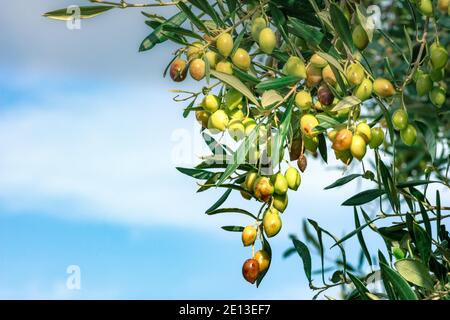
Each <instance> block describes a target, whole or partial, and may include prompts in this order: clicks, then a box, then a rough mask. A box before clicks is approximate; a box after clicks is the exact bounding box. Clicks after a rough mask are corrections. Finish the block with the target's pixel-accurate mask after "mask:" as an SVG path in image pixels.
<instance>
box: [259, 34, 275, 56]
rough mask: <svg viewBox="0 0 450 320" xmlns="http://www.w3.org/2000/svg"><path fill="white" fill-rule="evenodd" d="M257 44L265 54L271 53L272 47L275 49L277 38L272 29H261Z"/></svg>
mask: <svg viewBox="0 0 450 320" xmlns="http://www.w3.org/2000/svg"><path fill="white" fill-rule="evenodd" d="M258 44H259V48H260V49H261V50H262V51H263V52H265V53H267V54H271V53H272V52H273V49H275V47H276V45H277V38H276V36H275V33H274V32H273V31H272V29H270V28H264V29H262V30H261V32H260V33H259V37H258Z"/></svg>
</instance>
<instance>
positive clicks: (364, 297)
mask: <svg viewBox="0 0 450 320" xmlns="http://www.w3.org/2000/svg"><path fill="white" fill-rule="evenodd" d="M347 275H348V277H349V278H350V280H352V282H353V284H354V285H355V288H356V290H357V291H358V293H359V296H360V297H361V299H362V300H369V297H368V296H367V293H368V292H369V290H368V289H367V288H366V286H365V285H364V283H363V282H362V281H361V280H359V279H358V278H357V277H355V276H354V275H353V274H351V273H350V272H347Z"/></svg>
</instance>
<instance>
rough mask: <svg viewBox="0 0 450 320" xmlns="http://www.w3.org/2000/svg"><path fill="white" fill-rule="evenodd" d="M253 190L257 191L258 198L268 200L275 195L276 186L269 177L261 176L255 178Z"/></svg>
mask: <svg viewBox="0 0 450 320" xmlns="http://www.w3.org/2000/svg"><path fill="white" fill-rule="evenodd" d="M253 192H254V193H255V197H256V198H257V199H259V200H261V201H264V202H267V201H268V200H269V199H270V197H271V196H272V195H273V192H274V188H273V185H272V184H271V183H270V180H269V178H267V177H259V178H258V179H256V180H255V184H254V186H253Z"/></svg>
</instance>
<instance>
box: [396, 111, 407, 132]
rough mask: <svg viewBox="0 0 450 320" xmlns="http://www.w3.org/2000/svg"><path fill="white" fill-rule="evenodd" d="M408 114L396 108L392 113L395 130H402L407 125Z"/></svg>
mask: <svg viewBox="0 0 450 320" xmlns="http://www.w3.org/2000/svg"><path fill="white" fill-rule="evenodd" d="M408 123H409V120H408V114H407V113H406V111H405V110H403V109H398V110H397V111H395V112H394V114H393V115H392V124H393V125H394V128H395V130H398V131H400V130H403V129H405V128H406V127H407V126H408Z"/></svg>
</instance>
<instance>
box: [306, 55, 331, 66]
mask: <svg viewBox="0 0 450 320" xmlns="http://www.w3.org/2000/svg"><path fill="white" fill-rule="evenodd" d="M309 62H310V63H311V65H312V66H313V67H316V68H319V69H322V68H325V67H326V65H327V64H328V62H327V60H325V59H324V58H322V57H321V56H320V55H319V54H317V53H314V54H313V55H312V56H311V58H310V59H309Z"/></svg>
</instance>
